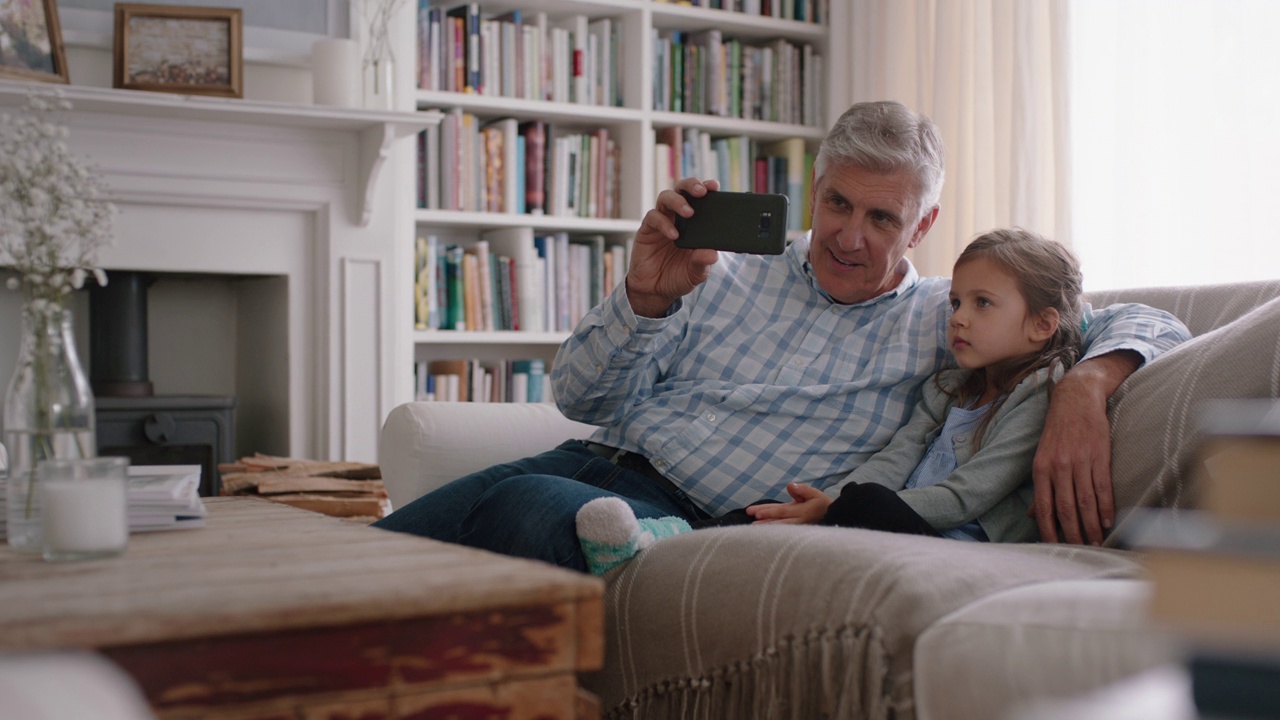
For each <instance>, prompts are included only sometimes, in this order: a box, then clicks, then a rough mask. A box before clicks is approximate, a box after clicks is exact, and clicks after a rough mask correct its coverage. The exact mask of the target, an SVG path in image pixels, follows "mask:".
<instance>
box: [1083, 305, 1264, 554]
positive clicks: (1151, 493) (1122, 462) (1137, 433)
mask: <svg viewBox="0 0 1280 720" xmlns="http://www.w3.org/2000/svg"><path fill="white" fill-rule="evenodd" d="M1276 396H1280V299H1276V300H1272V301H1270V302H1268V303H1266V304H1264V305H1262V306H1260V307H1258V308H1256V309H1255V310H1253V311H1251V312H1249V313H1246V314H1245V315H1243V316H1241V317H1240V318H1238V319H1236V320H1234V321H1232V322H1230V323H1228V324H1227V325H1225V326H1223V327H1220V328H1218V329H1217V330H1213V331H1210V332H1207V333H1205V334H1204V335H1200V336H1199V337H1196V338H1194V339H1192V340H1190V341H1188V342H1186V343H1183V344H1182V345H1180V346H1178V347H1176V348H1174V349H1173V350H1171V351H1169V352H1168V353H1165V354H1164V355H1163V356H1161V357H1159V358H1157V359H1156V360H1154V361H1153V362H1151V363H1149V364H1148V365H1146V366H1144V367H1142V368H1139V369H1138V371H1137V372H1136V373H1134V374H1133V375H1132V376H1131V377H1130V378H1129V379H1128V380H1127V381H1125V383H1124V384H1123V385H1121V386H1120V388H1119V390H1117V391H1116V393H1115V395H1114V396H1112V398H1111V409H1110V416H1111V441H1112V451H1111V454H1112V464H1111V476H1112V486H1113V488H1114V494H1115V504H1116V514H1117V517H1118V518H1119V519H1120V522H1119V523H1118V524H1117V526H1116V532H1114V533H1112V535H1111V539H1110V540H1109V541H1108V542H1115V541H1116V539H1117V538H1118V537H1120V536H1122V535H1123V532H1122V531H1121V528H1120V526H1121V525H1123V523H1124V516H1125V514H1126V513H1127V512H1128V511H1129V510H1131V509H1133V508H1135V507H1185V506H1189V505H1190V504H1191V500H1192V497H1191V495H1192V494H1191V488H1190V487H1189V483H1188V482H1187V480H1188V479H1189V478H1190V476H1191V473H1190V472H1189V466H1190V464H1191V462H1192V458H1193V455H1194V453H1195V450H1196V447H1197V442H1198V439H1199V438H1198V432H1199V421H1200V412H1201V410H1202V404H1203V403H1204V401H1206V400H1214V399H1231V398H1259V397H1276Z"/></svg>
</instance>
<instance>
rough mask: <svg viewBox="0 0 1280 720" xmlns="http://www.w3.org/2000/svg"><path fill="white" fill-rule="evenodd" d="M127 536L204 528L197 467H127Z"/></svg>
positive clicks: (203, 507)
mask: <svg viewBox="0 0 1280 720" xmlns="http://www.w3.org/2000/svg"><path fill="white" fill-rule="evenodd" d="M126 495H127V501H128V507H129V532H151V531H154V530H185V529H191V528H201V527H204V518H205V515H207V514H208V512H207V511H206V509H205V506H204V502H203V501H201V500H200V466H199V465H131V466H130V467H129V486H128V489H127V491H126Z"/></svg>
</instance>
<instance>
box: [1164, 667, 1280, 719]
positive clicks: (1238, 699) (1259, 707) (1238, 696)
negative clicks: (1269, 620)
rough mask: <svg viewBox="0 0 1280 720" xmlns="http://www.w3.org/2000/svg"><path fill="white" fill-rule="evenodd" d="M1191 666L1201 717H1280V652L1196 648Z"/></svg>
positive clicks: (1192, 686) (1192, 680) (1194, 697)
mask: <svg viewBox="0 0 1280 720" xmlns="http://www.w3.org/2000/svg"><path fill="white" fill-rule="evenodd" d="M1187 670H1188V674H1189V675H1190V676H1191V698H1192V700H1193V701H1194V702H1195V706H1196V710H1198V711H1199V712H1200V715H1201V717H1205V718H1212V717H1218V718H1259V719H1260V720H1261V718H1276V717H1280V655H1278V654H1274V653H1250V654H1229V653H1215V652H1203V651H1202V652H1193V653H1192V654H1191V658H1190V660H1188V661H1187Z"/></svg>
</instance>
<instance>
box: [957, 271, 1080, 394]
mask: <svg viewBox="0 0 1280 720" xmlns="http://www.w3.org/2000/svg"><path fill="white" fill-rule="evenodd" d="M1057 329H1058V313H1057V311H1056V310H1053V309H1048V310H1045V311H1044V312H1042V313H1039V314H1038V315H1032V314H1031V313H1030V312H1028V310H1027V302H1026V300H1024V299H1023V297H1022V293H1021V292H1020V291H1019V290H1018V284H1017V282H1015V281H1014V278H1013V277H1012V276H1010V275H1009V274H1008V273H1007V272H1005V271H1004V270H1003V269H1002V268H1000V267H999V266H998V265H996V264H995V263H993V262H991V261H990V260H988V259H987V258H984V257H976V258H973V259H971V260H967V261H965V262H964V263H961V264H960V265H957V266H956V267H955V270H954V271H953V272H952V275H951V324H950V325H949V326H948V328H947V344H948V345H950V347H951V353H952V354H953V355H954V356H955V358H956V364H957V365H959V366H960V367H962V368H969V369H978V368H985V367H987V366H988V365H992V364H994V363H997V362H1000V361H1002V360H1009V359H1012V358H1016V357H1020V356H1023V355H1028V354H1031V353H1034V352H1037V351H1039V350H1040V349H1041V348H1043V347H1044V344H1045V342H1046V341H1048V339H1049V338H1050V337H1053V333H1055V332H1057Z"/></svg>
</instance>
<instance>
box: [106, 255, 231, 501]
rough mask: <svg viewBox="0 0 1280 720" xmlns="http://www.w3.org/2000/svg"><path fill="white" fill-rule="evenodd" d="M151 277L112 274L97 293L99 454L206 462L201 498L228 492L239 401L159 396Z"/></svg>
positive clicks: (142, 461) (147, 461)
mask: <svg viewBox="0 0 1280 720" xmlns="http://www.w3.org/2000/svg"><path fill="white" fill-rule="evenodd" d="M150 283H151V279H150V277H149V276H148V275H147V274H145V273H138V272H123V271H112V272H111V276H110V283H109V284H108V285H107V286H106V287H96V286H95V287H92V288H90V291H89V381H90V383H91V384H92V385H93V393H94V399H95V405H96V407H95V409H96V416H97V418H96V419H97V439H98V454H99V455H120V456H124V457H128V458H129V459H130V461H131V462H132V463H134V464H135V465H200V466H201V468H202V469H203V472H202V473H201V479H200V494H201V495H205V496H211V495H217V494H219V492H220V490H221V483H220V482H219V477H218V463H230V462H233V461H234V460H235V457H236V456H235V405H236V399H235V398H234V397H223V396H204V395H191V396H183V395H160V396H157V395H153V394H152V384H151V380H150V378H149V376H148V375H149V373H148V369H147V287H148V286H149V285H150Z"/></svg>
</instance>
